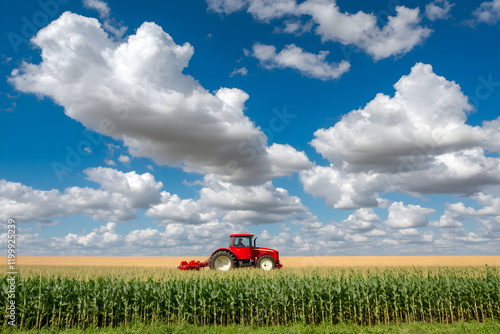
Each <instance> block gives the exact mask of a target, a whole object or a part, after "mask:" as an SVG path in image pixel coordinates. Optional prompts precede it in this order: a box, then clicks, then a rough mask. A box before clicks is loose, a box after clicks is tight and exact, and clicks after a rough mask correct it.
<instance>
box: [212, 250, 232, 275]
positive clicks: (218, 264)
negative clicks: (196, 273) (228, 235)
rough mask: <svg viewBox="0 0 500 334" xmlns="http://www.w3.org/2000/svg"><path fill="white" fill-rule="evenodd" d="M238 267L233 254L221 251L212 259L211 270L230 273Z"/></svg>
mask: <svg viewBox="0 0 500 334" xmlns="http://www.w3.org/2000/svg"><path fill="white" fill-rule="evenodd" d="M235 267H236V259H235V257H234V255H233V254H232V253H231V252H228V251H219V252H217V253H215V254H214V255H212V257H211V258H210V269H212V270H221V271H228V270H230V269H233V268H235Z"/></svg>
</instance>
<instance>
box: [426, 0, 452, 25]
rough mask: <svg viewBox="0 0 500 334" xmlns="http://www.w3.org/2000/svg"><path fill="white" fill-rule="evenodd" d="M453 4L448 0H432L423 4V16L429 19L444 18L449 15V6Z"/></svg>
mask: <svg viewBox="0 0 500 334" xmlns="http://www.w3.org/2000/svg"><path fill="white" fill-rule="evenodd" d="M453 6H455V4H453V3H450V2H449V1H448V0H434V1H433V2H431V3H428V4H427V5H425V16H427V18H428V19H429V20H431V21H434V20H439V19H446V18H448V17H449V16H450V14H449V13H450V10H451V8H452V7H453Z"/></svg>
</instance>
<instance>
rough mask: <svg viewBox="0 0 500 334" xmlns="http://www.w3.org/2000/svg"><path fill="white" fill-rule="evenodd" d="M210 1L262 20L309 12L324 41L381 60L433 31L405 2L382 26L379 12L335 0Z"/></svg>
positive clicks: (404, 50) (407, 48)
mask: <svg viewBox="0 0 500 334" xmlns="http://www.w3.org/2000/svg"><path fill="white" fill-rule="evenodd" d="M207 3H208V7H209V9H210V10H212V11H215V12H219V13H225V14H230V13H233V12H236V11H240V10H243V9H246V10H247V12H248V13H250V14H251V15H252V16H253V17H255V18H256V19H258V20H262V21H269V20H271V19H276V18H283V17H286V16H298V17H301V16H303V15H307V16H309V17H311V19H312V21H313V22H315V23H316V24H317V28H316V34H318V35H319V36H321V38H322V40H323V41H334V42H340V43H342V44H348V45H353V46H356V47H358V48H360V49H361V50H363V51H365V52H367V53H368V54H370V55H371V56H372V57H373V58H374V59H377V60H378V59H383V58H387V57H391V56H396V55H402V54H405V53H407V52H409V51H410V50H412V49H413V48H414V47H415V46H416V45H418V44H420V43H422V42H423V41H424V40H425V39H426V38H427V37H428V36H429V35H430V33H431V30H430V29H428V28H425V27H422V26H420V21H421V17H420V15H419V14H420V12H419V9H418V8H415V9H410V8H407V7H404V6H398V7H396V15H395V16H390V17H389V18H388V22H387V24H386V25H385V26H383V27H379V25H378V24H377V17H376V16H375V15H373V14H367V13H364V12H361V11H359V12H357V13H356V14H350V13H343V12H341V11H340V8H339V7H338V6H337V4H336V1H335V0H306V1H304V2H302V3H300V4H298V3H297V2H296V0H280V1H270V0H246V1H234V0H225V1H212V0H208V1H207ZM306 25H309V23H307V24H306ZM286 30H289V31H291V32H293V33H295V32H296V31H300V30H305V29H303V28H302V27H301V24H298V21H295V23H294V25H293V26H290V27H289V28H287V29H286Z"/></svg>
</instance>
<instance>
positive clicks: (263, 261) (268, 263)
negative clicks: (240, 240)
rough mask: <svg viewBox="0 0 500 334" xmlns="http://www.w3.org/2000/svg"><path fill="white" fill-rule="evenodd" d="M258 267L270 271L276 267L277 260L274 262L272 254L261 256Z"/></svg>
mask: <svg viewBox="0 0 500 334" xmlns="http://www.w3.org/2000/svg"><path fill="white" fill-rule="evenodd" d="M257 267H259V268H260V269H262V270H265V271H268V270H272V269H274V268H276V262H274V259H273V257H272V256H270V255H263V256H261V257H260V258H259V260H258V261H257Z"/></svg>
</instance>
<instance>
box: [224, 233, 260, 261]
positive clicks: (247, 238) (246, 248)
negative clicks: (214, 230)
mask: <svg viewBox="0 0 500 334" xmlns="http://www.w3.org/2000/svg"><path fill="white" fill-rule="evenodd" d="M253 236H254V235H253V234H231V235H230V236H229V237H230V238H231V241H230V243H229V249H230V250H231V252H233V253H234V255H235V256H236V258H237V259H241V260H251V259H252V258H253V255H252V247H255V240H254V239H253ZM255 239H257V238H255ZM244 262H247V261H244ZM249 265H250V263H249Z"/></svg>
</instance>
